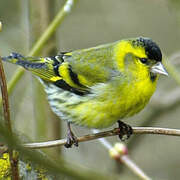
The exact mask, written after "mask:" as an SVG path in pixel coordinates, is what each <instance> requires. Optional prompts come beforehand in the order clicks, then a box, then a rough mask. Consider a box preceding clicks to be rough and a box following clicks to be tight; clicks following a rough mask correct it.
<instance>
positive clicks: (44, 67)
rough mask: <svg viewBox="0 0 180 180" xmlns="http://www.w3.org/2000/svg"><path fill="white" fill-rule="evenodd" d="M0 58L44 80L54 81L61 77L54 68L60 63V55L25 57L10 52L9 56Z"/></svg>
mask: <svg viewBox="0 0 180 180" xmlns="http://www.w3.org/2000/svg"><path fill="white" fill-rule="evenodd" d="M58 58H59V59H58ZM2 60H3V61H6V62H9V63H12V64H17V65H20V66H22V67H24V68H25V69H27V70H29V71H31V72H32V73H33V74H35V75H36V76H38V77H40V78H41V79H43V80H45V81H50V82H54V81H56V80H58V79H61V77H60V76H58V75H57V74H56V73H55V70H54V69H55V68H56V66H59V65H60V64H61V63H62V60H61V58H60V56H59V57H58V56H56V57H45V58H43V57H25V56H22V55H21V54H18V53H11V54H10V55H9V56H6V57H2Z"/></svg>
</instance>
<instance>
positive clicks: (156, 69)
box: [116, 37, 168, 80]
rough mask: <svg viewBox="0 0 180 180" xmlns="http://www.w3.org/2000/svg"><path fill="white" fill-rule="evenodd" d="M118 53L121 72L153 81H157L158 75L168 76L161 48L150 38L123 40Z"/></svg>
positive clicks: (117, 57)
mask: <svg viewBox="0 0 180 180" xmlns="http://www.w3.org/2000/svg"><path fill="white" fill-rule="evenodd" d="M116 52H117V53H116V59H117V64H118V67H119V69H120V71H128V72H129V73H130V72H131V73H132V74H133V75H135V76H138V77H141V78H143V77H147V76H149V77H150V78H151V80H155V79H156V77H157V74H163V75H168V73H167V71H166V69H165V68H164V66H163V64H162V53H161V50H160V48H159V47H158V45H157V44H156V43H155V42H153V41H152V40H151V39H149V38H143V37H139V38H135V39H127V40H122V41H120V42H119V44H118V46H117V49H116Z"/></svg>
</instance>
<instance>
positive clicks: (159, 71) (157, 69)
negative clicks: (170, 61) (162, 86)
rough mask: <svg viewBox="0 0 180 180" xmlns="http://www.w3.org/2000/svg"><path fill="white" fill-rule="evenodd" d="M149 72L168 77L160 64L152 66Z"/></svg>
mask: <svg viewBox="0 0 180 180" xmlns="http://www.w3.org/2000/svg"><path fill="white" fill-rule="evenodd" d="M151 72H152V73H154V74H163V75H165V76H168V72H167V71H166V69H165V67H164V66H163V64H162V63H161V62H158V63H156V64H155V65H154V66H152V67H151Z"/></svg>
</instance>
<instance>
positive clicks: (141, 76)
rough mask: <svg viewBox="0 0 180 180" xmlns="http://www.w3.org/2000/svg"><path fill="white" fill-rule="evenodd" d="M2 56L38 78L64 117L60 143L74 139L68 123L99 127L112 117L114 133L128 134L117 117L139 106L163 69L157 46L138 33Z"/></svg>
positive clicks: (106, 124) (134, 112)
mask: <svg viewBox="0 0 180 180" xmlns="http://www.w3.org/2000/svg"><path fill="white" fill-rule="evenodd" d="M2 60H4V61H7V62H10V63H13V64H17V65H20V66H22V67H24V68H25V69H27V70H29V71H31V72H32V73H33V74H35V75H36V76H38V77H39V78H40V79H41V82H42V83H43V85H44V87H45V91H46V93H47V96H48V101H49V103H50V105H51V108H52V110H53V111H54V112H55V113H56V114H57V115H58V116H59V117H60V118H61V119H63V120H65V121H67V122H68V123H67V124H68V139H67V143H66V147H71V145H72V144H74V145H76V146H77V145H78V143H77V139H76V137H75V136H74V134H73V132H72V130H71V128H70V123H75V124H77V125H81V126H86V127H89V128H97V129H100V128H106V127H109V126H111V125H113V124H114V123H116V122H118V123H119V128H120V132H121V131H122V133H121V134H120V135H119V136H120V138H121V139H122V137H123V136H124V135H125V134H126V135H127V136H128V137H129V136H130V134H131V133H132V128H131V127H130V126H129V125H127V124H125V123H123V122H121V121H120V120H121V119H123V118H125V117H129V116H133V115H134V114H136V113H138V112H139V111H141V110H142V109H143V108H144V107H145V105H146V104H147V103H148V101H149V99H150V97H151V96H152V94H153V93H154V91H155V89H156V84H157V80H158V77H159V74H164V75H168V73H167V71H166V70H165V68H164V66H163V65H162V53H161V50H160V48H159V47H158V45H157V44H156V43H155V42H153V41H152V40H151V39H149V38H143V37H139V38H132V39H124V40H120V41H117V42H114V43H110V44H105V45H100V46H97V47H93V48H88V49H81V50H75V51H72V52H62V53H59V54H58V55H57V56H53V57H25V56H22V55H20V54H17V53H12V54H11V55H10V56H7V57H2Z"/></svg>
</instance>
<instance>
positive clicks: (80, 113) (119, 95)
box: [48, 83, 155, 128]
mask: <svg viewBox="0 0 180 180" xmlns="http://www.w3.org/2000/svg"><path fill="white" fill-rule="evenodd" d="M142 84H143V83H142ZM123 87H124V88H123V89H122V88H120V89H114V90H112V91H110V90H109V89H107V91H105V90H103V91H104V94H101V95H99V96H91V95H90V96H85V97H80V96H78V95H75V94H73V93H70V92H67V91H64V90H61V89H59V88H58V89H55V88H54V89H53V92H50V93H49V94H48V98H49V102H50V105H51V107H52V109H53V111H54V112H55V113H56V114H57V115H58V116H60V117H61V118H62V119H64V120H67V121H70V122H73V123H75V124H78V125H81V126H86V127H89V128H106V127H109V126H111V125H112V124H114V123H115V122H116V121H117V120H119V119H122V118H124V117H129V116H132V115H134V114H135V113H138V112H139V111H141V110H142V109H143V108H144V106H145V105H146V104H147V102H148V101H149V99H150V97H151V96H152V94H153V92H154V90H155V86H153V85H151V84H149V85H147V84H146V87H143V86H140V84H133V85H131V86H127V87H125V86H123Z"/></svg>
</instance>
